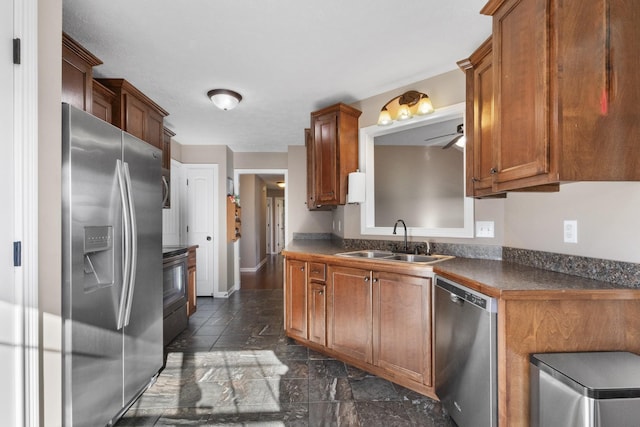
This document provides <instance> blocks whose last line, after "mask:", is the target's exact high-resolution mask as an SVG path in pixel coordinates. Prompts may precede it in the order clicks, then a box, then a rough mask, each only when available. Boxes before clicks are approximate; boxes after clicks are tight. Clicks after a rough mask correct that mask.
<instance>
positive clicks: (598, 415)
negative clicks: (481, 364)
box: [530, 351, 640, 427]
mask: <svg viewBox="0 0 640 427" xmlns="http://www.w3.org/2000/svg"><path fill="white" fill-rule="evenodd" d="M530 362H531V363H530V371H531V425H532V426H533V427H537V426H540V427H558V426H563V427H574V426H575V427H587V426H589V427H592V426H593V427H637V426H639V425H640V356H638V355H636V354H633V353H629V352H618V351H615V352H584V353H544V354H532V355H531V357H530Z"/></svg>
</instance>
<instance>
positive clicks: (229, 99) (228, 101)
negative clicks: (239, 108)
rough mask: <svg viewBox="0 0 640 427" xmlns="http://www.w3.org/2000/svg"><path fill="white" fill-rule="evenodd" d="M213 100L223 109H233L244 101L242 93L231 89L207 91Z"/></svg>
mask: <svg viewBox="0 0 640 427" xmlns="http://www.w3.org/2000/svg"><path fill="white" fill-rule="evenodd" d="M207 96H208V97H209V99H211V102H213V104H214V105H215V106H216V107H218V108H219V109H221V110H225V111H226V110H233V109H234V108H235V107H236V105H238V104H239V103H240V101H242V95H240V94H239V93H238V92H234V91H232V90H229V89H213V90H210V91H209V92H207Z"/></svg>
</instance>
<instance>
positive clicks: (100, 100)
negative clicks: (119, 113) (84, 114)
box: [91, 80, 115, 123]
mask: <svg viewBox="0 0 640 427" xmlns="http://www.w3.org/2000/svg"><path fill="white" fill-rule="evenodd" d="M114 98H115V94H114V93H113V92H111V91H110V90H109V89H107V88H106V87H104V86H103V85H102V84H100V83H99V82H97V81H95V80H94V81H93V106H92V108H91V113H92V114H93V115H94V116H96V117H98V118H100V119H102V120H104V121H105V122H107V123H113V106H112V104H113V100H114Z"/></svg>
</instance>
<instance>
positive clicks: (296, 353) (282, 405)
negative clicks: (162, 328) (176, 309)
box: [117, 286, 454, 427]
mask: <svg viewBox="0 0 640 427" xmlns="http://www.w3.org/2000/svg"><path fill="white" fill-rule="evenodd" d="M282 307H283V294H282V287H281V286H280V287H279V289H261V290H247V289H243V290H241V291H239V292H236V293H234V294H233V295H231V297H230V298H228V299H213V298H198V307H197V312H196V313H195V314H194V315H193V316H192V317H191V318H190V319H189V327H188V329H187V330H186V331H185V332H184V333H182V334H181V335H179V336H178V337H177V338H176V340H174V341H173V342H172V343H171V344H170V345H169V346H168V347H167V349H166V354H165V357H166V367H165V368H164V370H163V371H162V372H161V373H160V375H159V377H158V379H157V381H156V383H155V384H154V385H153V386H152V387H150V388H149V389H148V390H147V391H146V392H145V393H144V394H143V395H142V397H141V398H140V399H139V400H138V401H137V402H136V403H134V405H133V406H132V407H131V408H130V409H129V411H128V412H127V413H126V414H125V415H124V417H123V418H122V419H121V420H120V421H119V422H118V424H117V426H166V425H171V426H173V425H207V426H274V427H275V426H367V427H374V426H384V427H392V426H454V424H453V422H451V421H450V419H449V418H448V417H447V416H446V415H445V414H444V413H443V410H442V407H441V406H440V404H439V403H438V402H436V401H433V400H431V399H429V398H427V397H424V396H421V395H420V394H417V393H415V392H413V391H410V390H408V389H406V388H404V387H401V386H398V385H395V384H393V383H391V382H389V381H386V380H383V379H381V378H379V377H376V376H373V375H370V374H367V373H365V372H363V371H361V370H359V369H356V368H354V367H351V366H349V365H347V364H345V363H342V362H340V361H337V360H335V359H331V358H328V357H325V356H323V355H322V354H319V353H317V352H314V351H311V350H309V349H307V348H306V347H303V346H300V345H297V344H296V343H295V342H294V341H293V340H291V339H289V338H287V337H285V335H284V331H283V326H282V325H283V309H282Z"/></svg>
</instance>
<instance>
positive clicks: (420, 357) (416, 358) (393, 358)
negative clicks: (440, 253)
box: [373, 272, 431, 386]
mask: <svg viewBox="0 0 640 427" xmlns="http://www.w3.org/2000/svg"><path fill="white" fill-rule="evenodd" d="M373 300H374V303H373V307H374V312H373V325H374V326H373V330H374V335H373V349H374V353H373V363H374V365H376V366H380V367H381V368H385V369H389V370H391V371H393V372H397V373H400V374H402V375H405V376H407V377H408V378H410V379H412V380H413V381H416V382H418V383H422V384H425V385H428V386H430V385H431V310H430V308H431V304H430V301H431V279H430V278H425V277H412V276H406V275H403V274H394V273H384V272H373Z"/></svg>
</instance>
